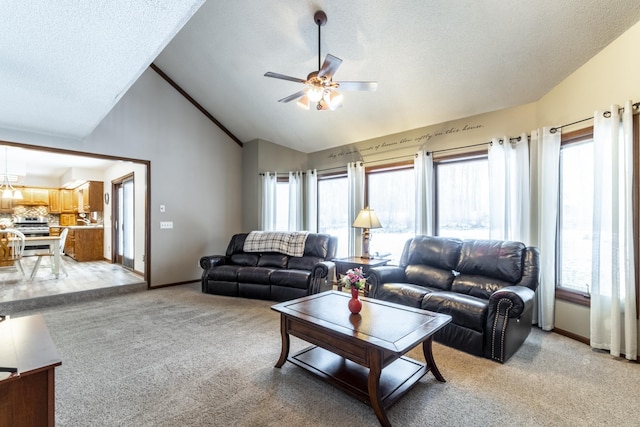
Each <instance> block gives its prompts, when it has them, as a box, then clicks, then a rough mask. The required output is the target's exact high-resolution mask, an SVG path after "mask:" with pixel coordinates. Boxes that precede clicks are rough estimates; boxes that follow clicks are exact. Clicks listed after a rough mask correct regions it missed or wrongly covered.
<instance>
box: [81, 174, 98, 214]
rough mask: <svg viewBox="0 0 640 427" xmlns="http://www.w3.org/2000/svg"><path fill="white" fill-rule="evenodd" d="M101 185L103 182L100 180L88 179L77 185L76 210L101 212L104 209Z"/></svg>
mask: <svg viewBox="0 0 640 427" xmlns="http://www.w3.org/2000/svg"><path fill="white" fill-rule="evenodd" d="M103 187H104V184H103V183H102V182H100V181H89V182H87V183H86V184H83V185H81V186H80V187H78V188H77V189H76V196H77V198H78V204H77V206H78V210H77V212H101V211H102V210H103V209H104V202H103V201H102V193H103V191H102V190H103Z"/></svg>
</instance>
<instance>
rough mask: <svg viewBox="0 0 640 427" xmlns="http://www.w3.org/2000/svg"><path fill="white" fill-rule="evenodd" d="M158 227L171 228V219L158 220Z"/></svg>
mask: <svg viewBox="0 0 640 427" xmlns="http://www.w3.org/2000/svg"><path fill="white" fill-rule="evenodd" d="M160 228H161V229H163V230H166V229H169V228H173V221H160Z"/></svg>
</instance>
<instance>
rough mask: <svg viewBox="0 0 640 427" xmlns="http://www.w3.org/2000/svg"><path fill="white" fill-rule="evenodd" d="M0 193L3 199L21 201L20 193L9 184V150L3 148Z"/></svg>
mask: <svg viewBox="0 0 640 427" xmlns="http://www.w3.org/2000/svg"><path fill="white" fill-rule="evenodd" d="M0 192H1V193H2V198H3V199H15V200H22V199H23V197H22V191H20V190H16V189H15V188H13V185H11V183H10V182H9V148H8V147H4V179H3V180H2V183H1V184H0Z"/></svg>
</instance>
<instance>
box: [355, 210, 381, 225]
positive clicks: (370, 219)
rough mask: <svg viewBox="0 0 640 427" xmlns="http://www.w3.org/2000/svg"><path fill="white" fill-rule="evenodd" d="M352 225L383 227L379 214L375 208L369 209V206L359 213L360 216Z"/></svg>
mask: <svg viewBox="0 0 640 427" xmlns="http://www.w3.org/2000/svg"><path fill="white" fill-rule="evenodd" d="M351 226H352V227H357V228H382V224H380V220H379V219H378V216H377V215H376V213H375V212H374V210H373V209H369V207H368V206H367V207H366V208H364V209H362V210H361V211H360V212H359V213H358V216H357V217H356V219H355V221H353V224H351Z"/></svg>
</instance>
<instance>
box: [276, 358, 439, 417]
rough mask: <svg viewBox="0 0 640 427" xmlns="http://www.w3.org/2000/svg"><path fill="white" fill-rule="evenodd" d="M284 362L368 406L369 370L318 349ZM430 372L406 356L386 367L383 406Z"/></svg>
mask: <svg viewBox="0 0 640 427" xmlns="http://www.w3.org/2000/svg"><path fill="white" fill-rule="evenodd" d="M287 360H288V361H289V362H291V363H293V364H294V365H296V366H299V367H301V368H303V369H305V370H307V371H309V372H311V373H313V374H315V375H317V376H318V377H320V378H322V379H323V380H325V381H327V382H329V383H331V384H333V385H334V386H336V387H338V388H340V389H341V390H343V391H346V392H347V393H349V394H351V395H352V396H353V397H355V398H356V399H359V400H361V401H362V402H364V403H367V404H369V405H371V400H370V399H369V389H368V379H369V369H368V368H365V367H363V366H360V365H358V364H357V363H355V362H352V361H351V360H348V359H345V358H343V357H341V356H339V355H337V354H334V353H332V352H330V351H328V350H325V349H323V348H321V347H317V346H311V347H308V348H306V349H304V350H302V351H300V352H298V353H296V354H294V355H293V356H290V357H288V358H287ZM429 371H430V369H429V368H428V367H427V366H426V364H424V363H421V362H419V361H417V360H413V359H411V358H409V357H406V356H402V357H400V358H399V359H397V360H395V361H394V362H392V363H391V364H389V365H388V366H386V367H385V368H384V369H383V370H382V373H381V375H380V387H379V392H380V400H381V402H382V406H383V407H384V408H388V407H389V406H391V405H392V404H393V403H394V402H395V401H396V400H398V399H399V398H400V397H401V396H402V395H404V394H405V393H406V392H407V391H408V390H409V389H410V388H411V387H412V386H413V385H414V384H415V383H417V382H418V380H420V378H422V377H423V376H424V375H425V374H426V373H427V372H429Z"/></svg>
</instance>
